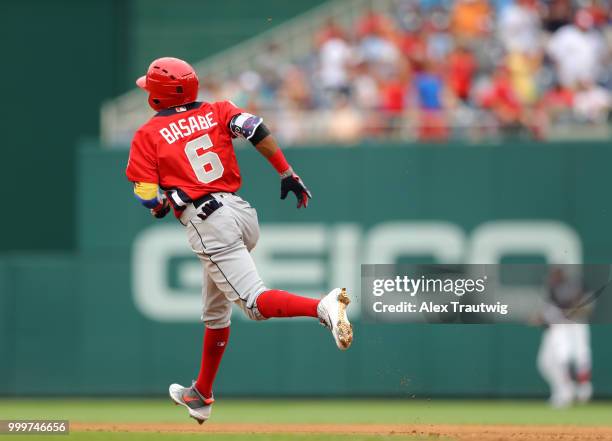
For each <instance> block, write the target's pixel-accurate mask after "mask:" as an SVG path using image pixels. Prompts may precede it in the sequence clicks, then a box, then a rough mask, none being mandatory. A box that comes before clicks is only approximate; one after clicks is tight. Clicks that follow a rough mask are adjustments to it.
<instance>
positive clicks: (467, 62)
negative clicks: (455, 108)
mask: <svg viewBox="0 0 612 441" xmlns="http://www.w3.org/2000/svg"><path fill="white" fill-rule="evenodd" d="M477 68H478V66H477V60H476V57H475V56H474V54H473V53H472V51H470V50H469V49H468V48H467V46H465V45H463V44H459V45H458V47H457V48H456V49H455V50H454V51H453V52H452V53H451V54H450V56H449V59H448V85H449V88H450V91H451V92H452V93H454V95H455V97H456V98H458V99H459V100H461V101H462V102H464V103H467V102H468V100H469V99H470V93H471V90H472V82H473V79H474V75H475V74H476V70H477Z"/></svg>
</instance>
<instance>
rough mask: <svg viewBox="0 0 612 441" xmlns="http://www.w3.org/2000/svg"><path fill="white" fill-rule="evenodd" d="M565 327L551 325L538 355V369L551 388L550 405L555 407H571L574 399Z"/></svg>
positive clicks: (543, 337) (545, 332)
mask: <svg viewBox="0 0 612 441" xmlns="http://www.w3.org/2000/svg"><path fill="white" fill-rule="evenodd" d="M564 326H566V325H550V326H549V327H548V329H546V330H545V331H544V334H543V335H542V343H541V345H540V350H539V353H538V368H539V370H540V373H541V374H542V376H543V377H544V379H545V380H546V381H547V382H548V384H549V386H550V392H551V394H550V403H551V405H552V406H554V407H566V406H569V405H570V404H571V403H572V399H573V385H572V380H571V377H570V373H569V357H568V355H569V351H568V341H567V338H566V335H565V334H566V333H565V329H564Z"/></svg>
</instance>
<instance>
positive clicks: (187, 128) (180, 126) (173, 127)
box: [159, 112, 217, 144]
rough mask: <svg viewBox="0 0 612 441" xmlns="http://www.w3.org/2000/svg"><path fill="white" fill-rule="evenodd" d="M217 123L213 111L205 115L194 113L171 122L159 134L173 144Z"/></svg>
mask: <svg viewBox="0 0 612 441" xmlns="http://www.w3.org/2000/svg"><path fill="white" fill-rule="evenodd" d="M216 125H217V122H216V121H214V120H213V113H212V112H208V113H207V114H206V115H204V116H202V115H194V116H189V117H187V118H181V119H179V120H178V121H176V122H171V123H170V124H168V126H167V127H163V128H162V129H160V130H159V134H160V135H161V136H163V137H164V139H165V140H166V142H167V143H168V144H172V143H174V142H176V141H178V140H179V139H182V138H186V137H187V136H189V135H192V134H194V133H196V132H201V131H202V130H207V129H210V128H211V127H214V126H216Z"/></svg>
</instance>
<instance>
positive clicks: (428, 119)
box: [414, 61, 448, 141]
mask: <svg viewBox="0 0 612 441" xmlns="http://www.w3.org/2000/svg"><path fill="white" fill-rule="evenodd" d="M414 88H415V92H416V99H417V102H418V107H419V123H418V124H419V139H421V140H423V141H443V140H445V139H446V138H447V137H448V123H447V121H446V115H445V108H446V102H447V99H448V97H447V93H446V88H445V84H444V77H443V75H442V74H441V69H440V66H438V65H436V64H434V62H432V61H429V62H427V63H426V65H425V66H424V69H423V70H422V71H420V72H418V73H417V74H416V75H415V79H414Z"/></svg>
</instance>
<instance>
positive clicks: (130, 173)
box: [125, 130, 159, 184]
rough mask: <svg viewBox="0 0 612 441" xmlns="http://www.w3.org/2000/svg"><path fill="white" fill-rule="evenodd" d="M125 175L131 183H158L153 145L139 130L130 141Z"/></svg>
mask: <svg viewBox="0 0 612 441" xmlns="http://www.w3.org/2000/svg"><path fill="white" fill-rule="evenodd" d="M125 174H126V176H127V178H128V179H129V180H130V181H131V182H149V183H152V184H157V183H159V175H158V172H157V155H156V154H155V145H154V144H153V143H152V142H151V141H149V140H148V139H147V138H146V136H145V134H144V133H143V132H142V131H140V130H139V131H138V132H136V134H135V135H134V139H133V140H132V146H131V147H130V157H129V159H128V164H127V168H126V170H125Z"/></svg>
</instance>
